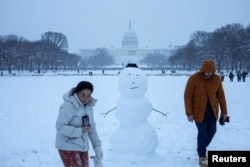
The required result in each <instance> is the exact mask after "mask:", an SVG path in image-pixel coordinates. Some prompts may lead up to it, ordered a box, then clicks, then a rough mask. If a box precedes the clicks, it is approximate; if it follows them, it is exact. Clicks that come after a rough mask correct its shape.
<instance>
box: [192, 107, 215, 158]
mask: <svg viewBox="0 0 250 167" xmlns="http://www.w3.org/2000/svg"><path fill="white" fill-rule="evenodd" d="M195 124H196V127H197V129H198V135H197V152H198V155H199V157H205V156H206V151H207V146H208V145H209V144H210V142H211V141H212V139H213V137H214V134H215V133H216V119H215V117H214V115H213V112H212V111H211V109H207V110H206V112H205V115H204V119H203V122H202V123H199V122H195Z"/></svg>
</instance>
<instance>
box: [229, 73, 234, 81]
mask: <svg viewBox="0 0 250 167" xmlns="http://www.w3.org/2000/svg"><path fill="white" fill-rule="evenodd" d="M229 79H230V82H233V81H234V74H233V72H232V71H230V73H229Z"/></svg>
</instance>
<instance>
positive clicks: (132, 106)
mask: <svg viewBox="0 0 250 167" xmlns="http://www.w3.org/2000/svg"><path fill="white" fill-rule="evenodd" d="M118 87H119V91H120V93H121V98H120V99H119V101H118V103H117V106H116V107H117V108H116V113H115V116H116V118H117V119H118V121H119V122H120V124H119V127H118V128H117V129H116V131H115V132H114V133H113V135H112V136H111V139H110V144H111V146H112V149H113V150H114V151H117V152H120V153H125V154H134V155H142V156H143V155H149V154H152V153H153V154H154V153H155V149H156V147H157V145H158V138H157V135H156V132H155V129H154V128H153V127H152V126H151V125H150V124H149V122H148V120H147V118H148V116H149V115H150V113H151V111H152V104H151V103H150V101H149V100H148V99H147V98H146V97H144V94H145V92H146V89H147V77H146V75H145V74H144V73H143V72H142V71H141V70H140V69H138V68H134V67H127V68H125V69H124V70H122V71H121V74H120V76H119V79H118Z"/></svg>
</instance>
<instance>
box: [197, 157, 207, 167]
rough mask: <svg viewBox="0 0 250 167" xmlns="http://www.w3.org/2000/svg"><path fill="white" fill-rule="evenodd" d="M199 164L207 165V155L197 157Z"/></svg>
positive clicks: (204, 166) (205, 166)
mask: <svg viewBox="0 0 250 167" xmlns="http://www.w3.org/2000/svg"><path fill="white" fill-rule="evenodd" d="M199 165H200V167H207V166H208V165H207V157H199Z"/></svg>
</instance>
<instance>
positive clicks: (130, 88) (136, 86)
mask: <svg viewBox="0 0 250 167" xmlns="http://www.w3.org/2000/svg"><path fill="white" fill-rule="evenodd" d="M137 88H139V87H138V86H135V87H131V88H130V89H137Z"/></svg>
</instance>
